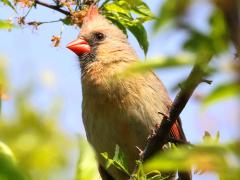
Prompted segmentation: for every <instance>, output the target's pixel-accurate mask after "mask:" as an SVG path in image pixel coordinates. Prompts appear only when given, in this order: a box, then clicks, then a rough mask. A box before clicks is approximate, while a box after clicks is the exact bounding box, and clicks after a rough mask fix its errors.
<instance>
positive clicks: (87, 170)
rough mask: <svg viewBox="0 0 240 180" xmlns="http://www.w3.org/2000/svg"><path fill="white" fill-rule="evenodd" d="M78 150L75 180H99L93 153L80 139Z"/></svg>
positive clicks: (84, 141)
mask: <svg viewBox="0 0 240 180" xmlns="http://www.w3.org/2000/svg"><path fill="white" fill-rule="evenodd" d="M79 149H80V153H79V154H80V157H79V159H78V163H77V168H76V169H77V171H76V176H75V180H82V179H89V180H95V179H100V177H99V173H98V163H97V161H96V158H95V153H94V151H93V150H92V148H91V147H90V145H89V144H88V142H87V141H86V140H85V139H83V138H80V146H79Z"/></svg>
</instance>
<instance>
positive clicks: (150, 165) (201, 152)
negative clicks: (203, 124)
mask: <svg viewBox="0 0 240 180" xmlns="http://www.w3.org/2000/svg"><path fill="white" fill-rule="evenodd" d="M233 144H235V145H236V146H234V145H233ZM237 145H239V142H235V143H232V144H225V145H219V144H216V143H215V144H213V143H211V144H208V143H205V144H200V145H195V146H194V147H178V148H174V149H169V150H167V151H164V152H161V153H160V154H158V155H156V156H155V157H153V158H151V159H150V160H149V161H147V162H146V163H145V164H144V169H145V171H146V172H149V171H151V170H153V169H155V170H159V171H161V172H167V171H176V170H182V171H184V170H188V169H191V168H192V167H194V168H197V169H199V170H202V171H211V172H216V173H218V174H219V175H220V176H221V177H223V178H224V179H227V178H228V179H232V178H234V177H235V178H236V177H238V176H237V175H239V174H240V173H239V170H240V164H239V163H238V160H239V158H240V157H239V156H238V155H237V154H236V153H235V152H234V151H233V149H232V148H231V147H237ZM238 150H239V147H238Z"/></svg>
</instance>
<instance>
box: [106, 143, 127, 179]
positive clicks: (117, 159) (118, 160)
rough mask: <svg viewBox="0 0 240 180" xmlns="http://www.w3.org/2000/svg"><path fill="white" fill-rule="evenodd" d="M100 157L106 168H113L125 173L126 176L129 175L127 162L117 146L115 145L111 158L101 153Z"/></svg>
mask: <svg viewBox="0 0 240 180" xmlns="http://www.w3.org/2000/svg"><path fill="white" fill-rule="evenodd" d="M101 155H102V157H103V158H104V159H105V160H106V168H109V167H110V166H114V167H116V168H118V169H119V170H121V171H123V172H125V173H126V174H128V175H130V173H129V172H128V168H127V161H126V159H125V157H124V154H123V152H122V151H121V149H120V148H119V146H118V145H116V149H115V154H114V157H113V158H110V157H109V156H108V153H107V152H104V153H101Z"/></svg>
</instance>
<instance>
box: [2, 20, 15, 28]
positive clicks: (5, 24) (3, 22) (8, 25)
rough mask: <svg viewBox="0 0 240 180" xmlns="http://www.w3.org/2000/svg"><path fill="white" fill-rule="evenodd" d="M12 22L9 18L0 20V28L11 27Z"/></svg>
mask: <svg viewBox="0 0 240 180" xmlns="http://www.w3.org/2000/svg"><path fill="white" fill-rule="evenodd" d="M13 27H14V26H13V24H12V22H11V21H9V20H0V29H11V28H13Z"/></svg>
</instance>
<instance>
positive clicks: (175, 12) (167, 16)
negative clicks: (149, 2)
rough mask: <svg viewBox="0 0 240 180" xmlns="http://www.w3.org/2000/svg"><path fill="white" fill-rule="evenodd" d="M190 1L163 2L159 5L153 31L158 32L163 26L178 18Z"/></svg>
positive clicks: (166, 0) (174, 0) (167, 0)
mask: <svg viewBox="0 0 240 180" xmlns="http://www.w3.org/2000/svg"><path fill="white" fill-rule="evenodd" d="M189 3H190V0H171V1H169V0H165V2H164V4H163V5H161V7H160V10H159V15H158V19H157V21H156V23H155V24H154V26H153V29H154V31H155V32H156V31H157V30H159V29H160V28H161V27H162V26H163V25H165V24H167V23H168V22H170V21H172V20H174V19H175V18H178V16H180V15H182V14H183V13H184V11H185V10H186V8H187V7H188V5H189Z"/></svg>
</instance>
